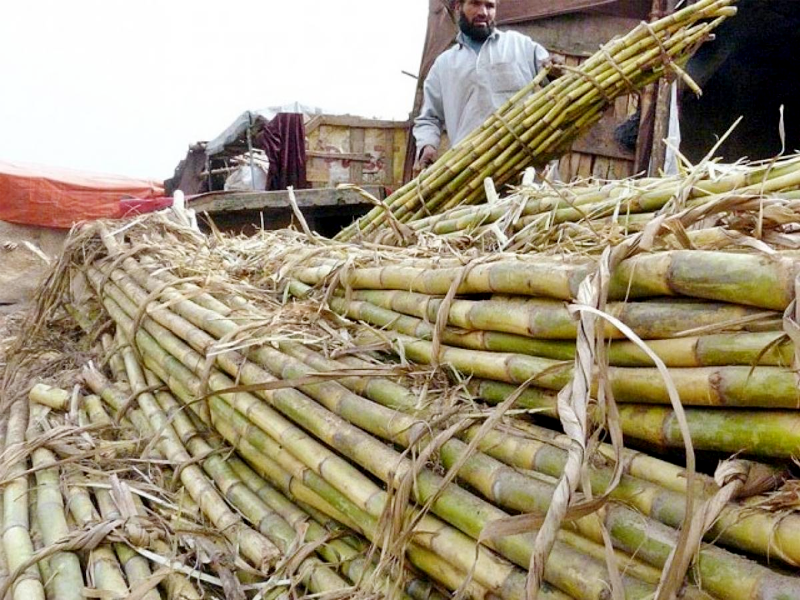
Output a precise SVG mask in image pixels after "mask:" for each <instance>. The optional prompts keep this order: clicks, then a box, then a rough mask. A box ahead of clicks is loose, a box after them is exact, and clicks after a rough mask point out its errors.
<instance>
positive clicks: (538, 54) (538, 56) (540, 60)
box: [528, 38, 551, 74]
mask: <svg viewBox="0 0 800 600" xmlns="http://www.w3.org/2000/svg"><path fill="white" fill-rule="evenodd" d="M528 39H530V38H528ZM530 41H531V45H532V46H533V48H532V50H531V62H532V65H531V66H532V67H533V72H534V74H538V73H539V71H541V70H542V69H543V68H544V67H545V66H546V65H547V64H549V62H550V61H551V57H550V53H549V52H548V51H547V50H546V49H545V47H544V46H542V45H541V44H540V43H538V42H534V41H533V40H530Z"/></svg>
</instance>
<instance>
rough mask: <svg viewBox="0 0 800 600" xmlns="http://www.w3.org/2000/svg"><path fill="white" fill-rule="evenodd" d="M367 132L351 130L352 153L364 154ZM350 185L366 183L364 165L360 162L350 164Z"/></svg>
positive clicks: (357, 129) (354, 128) (356, 129)
mask: <svg viewBox="0 0 800 600" xmlns="http://www.w3.org/2000/svg"><path fill="white" fill-rule="evenodd" d="M364 138H365V131H364V129H363V128H361V127H353V128H352V129H350V152H351V153H353V154H357V155H358V154H364V142H365V139H364ZM350 183H355V184H357V185H358V184H362V183H364V165H363V164H362V163H360V162H358V161H353V162H352V163H350Z"/></svg>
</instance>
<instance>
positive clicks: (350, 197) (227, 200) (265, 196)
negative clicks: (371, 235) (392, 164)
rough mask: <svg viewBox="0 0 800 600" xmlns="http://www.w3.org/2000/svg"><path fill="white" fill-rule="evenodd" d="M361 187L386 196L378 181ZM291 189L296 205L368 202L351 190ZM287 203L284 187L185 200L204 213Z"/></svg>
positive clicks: (263, 207)
mask: <svg viewBox="0 0 800 600" xmlns="http://www.w3.org/2000/svg"><path fill="white" fill-rule="evenodd" d="M363 189H364V191H366V192H367V193H369V194H371V195H373V196H375V197H376V198H378V199H383V198H385V197H386V190H385V188H384V187H383V186H382V185H365V186H363ZM294 193H295V197H296V198H297V204H298V206H299V207H300V208H313V207H323V206H345V205H357V204H368V202H367V201H366V200H365V199H364V198H363V197H361V196H360V195H359V194H358V193H357V192H355V191H354V190H347V189H338V188H316V189H308V190H295V192H294ZM290 206H291V205H290V203H289V192H287V191H286V190H280V191H271V192H212V193H210V194H202V195H200V196H195V197H194V198H191V199H190V200H189V208H192V209H194V210H196V211H197V212H208V213H220V212H236V211H244V210H264V209H285V210H287V211H290V210H291V208H290Z"/></svg>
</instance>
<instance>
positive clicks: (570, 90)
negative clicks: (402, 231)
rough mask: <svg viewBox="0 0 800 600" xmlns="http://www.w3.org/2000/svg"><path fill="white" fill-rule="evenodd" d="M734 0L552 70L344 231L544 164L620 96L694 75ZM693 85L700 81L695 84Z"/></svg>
mask: <svg viewBox="0 0 800 600" xmlns="http://www.w3.org/2000/svg"><path fill="white" fill-rule="evenodd" d="M732 3H733V0H702V1H701V2H697V3H695V4H692V5H691V6H689V7H686V8H684V9H682V10H679V11H677V12H676V13H674V14H672V15H670V16H668V17H666V18H664V19H661V20H659V21H656V22H654V23H652V24H642V25H641V26H639V27H637V28H636V29H634V30H633V31H632V32H631V33H629V34H628V35H626V36H624V37H622V38H619V39H615V40H612V41H611V42H609V43H608V44H607V45H606V46H605V47H604V48H603V49H602V50H601V51H600V52H598V53H597V54H595V55H594V56H593V57H591V58H590V59H588V60H587V61H586V62H585V63H584V64H583V65H582V66H581V67H580V69H578V70H574V71H572V70H571V71H569V72H568V73H567V74H566V75H564V76H562V77H560V78H559V79H557V80H555V81H554V82H552V83H550V84H549V85H547V86H546V87H541V84H542V82H543V81H544V78H545V77H546V75H547V70H546V69H545V70H543V71H542V72H541V73H540V75H539V76H537V77H536V79H534V81H533V82H531V84H529V85H528V86H526V87H525V88H523V89H522V90H521V91H520V92H519V93H518V94H516V95H515V96H514V97H513V98H511V99H510V100H509V102H508V103H507V104H506V105H504V106H503V107H501V108H500V109H499V110H498V111H497V112H496V113H495V114H494V115H492V116H491V117H490V118H489V119H488V120H487V121H486V122H485V123H484V124H483V125H482V126H481V127H480V128H479V129H477V130H476V131H475V132H473V133H472V134H471V135H469V136H468V137H467V138H466V139H464V140H463V141H462V142H461V143H459V144H457V145H456V146H454V147H453V148H451V149H450V150H449V151H448V152H447V153H445V154H444V155H443V156H442V157H441V158H440V159H439V160H438V161H437V162H436V163H434V164H433V165H432V166H431V167H430V168H429V169H427V170H425V171H424V172H423V173H422V174H421V175H420V176H419V177H417V178H416V179H414V180H413V181H411V182H410V183H409V184H407V185H405V186H403V187H402V188H400V189H399V190H398V191H396V192H395V193H394V194H392V195H391V196H389V198H387V199H386V202H385V203H384V205H385V206H387V207H388V209H389V210H390V211H391V215H387V214H386V211H385V209H384V207H377V208H375V209H373V210H372V211H370V212H369V213H368V214H367V215H366V216H364V217H363V218H361V219H360V220H359V221H358V222H356V223H354V224H353V225H352V226H350V227H348V228H347V229H345V230H343V231H342V232H340V233H339V235H338V236H337V239H339V240H343V241H344V240H350V239H353V238H358V237H359V236H369V235H371V234H372V233H373V232H375V231H376V230H377V229H379V228H381V227H382V226H385V225H386V224H387V221H388V219H390V218H391V219H392V220H395V221H399V222H408V221H414V220H416V219H420V218H422V217H425V216H427V215H430V214H437V213H440V212H442V211H444V210H447V209H450V208H453V207H456V206H460V205H462V204H476V203H479V202H481V201H482V200H483V199H484V191H483V189H484V188H483V185H484V184H483V182H484V179H485V178H487V177H491V178H493V179H494V181H495V183H496V184H497V185H498V186H500V185H504V184H505V183H507V182H510V181H511V180H512V178H513V177H515V176H516V175H518V174H519V173H521V172H522V171H523V170H524V169H525V168H526V167H528V166H530V165H532V164H536V165H544V164H546V163H547V162H548V161H549V160H551V159H552V158H554V157H557V156H559V155H560V154H562V153H564V152H565V151H566V150H567V149H568V148H569V145H570V143H571V142H572V141H573V140H574V139H575V138H576V137H577V136H578V135H580V133H581V132H583V131H585V130H586V129H587V128H588V127H591V126H592V125H593V124H594V123H595V122H597V121H598V120H599V119H600V118H601V116H602V114H603V112H604V110H605V109H606V107H608V106H609V104H610V103H612V102H613V100H614V99H615V98H616V97H618V96H620V95H624V94H627V93H630V92H633V91H636V90H638V89H641V88H642V87H643V86H644V85H646V84H648V83H650V82H652V81H654V80H656V79H658V78H659V77H661V76H662V75H664V74H667V72H672V73H677V74H678V75H679V76H681V77H684V78H686V79H687V80H688V78H687V77H686V76H685V73H684V72H683V70H682V68H681V65H683V64H685V63H686V62H687V61H688V59H689V57H690V56H691V55H692V54H693V52H694V51H695V50H696V48H697V47H698V46H699V45H700V44H702V43H703V42H704V41H705V40H706V39H707V38H708V36H709V34H710V33H711V31H713V30H714V28H715V27H717V26H718V25H719V24H720V23H721V22H722V21H723V20H725V19H726V18H727V17H729V16H731V15H733V14H735V8H733V7H732V6H731V4H732ZM692 85H693V84H692Z"/></svg>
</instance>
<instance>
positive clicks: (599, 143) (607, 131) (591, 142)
mask: <svg viewBox="0 0 800 600" xmlns="http://www.w3.org/2000/svg"><path fill="white" fill-rule="evenodd" d="M619 124H620V121H618V120H617V119H616V118H615V114H614V107H610V109H609V110H607V111H606V113H605V114H604V115H603V118H602V119H600V121H598V123H597V124H596V125H595V126H594V127H592V128H591V129H590V130H589V131H587V132H586V133H584V134H583V135H582V136H581V137H579V138H578V139H577V140H575V143H574V144H572V150H573V151H575V152H583V153H585V154H595V155H598V156H605V157H606V158H624V159H626V160H633V159H634V157H635V155H634V153H633V152H630V151H629V150H626V149H625V148H622V147H621V146H620V145H619V144H618V143H617V141H616V140H615V139H614V130H615V129H616V128H617V126H618V125H619Z"/></svg>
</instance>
